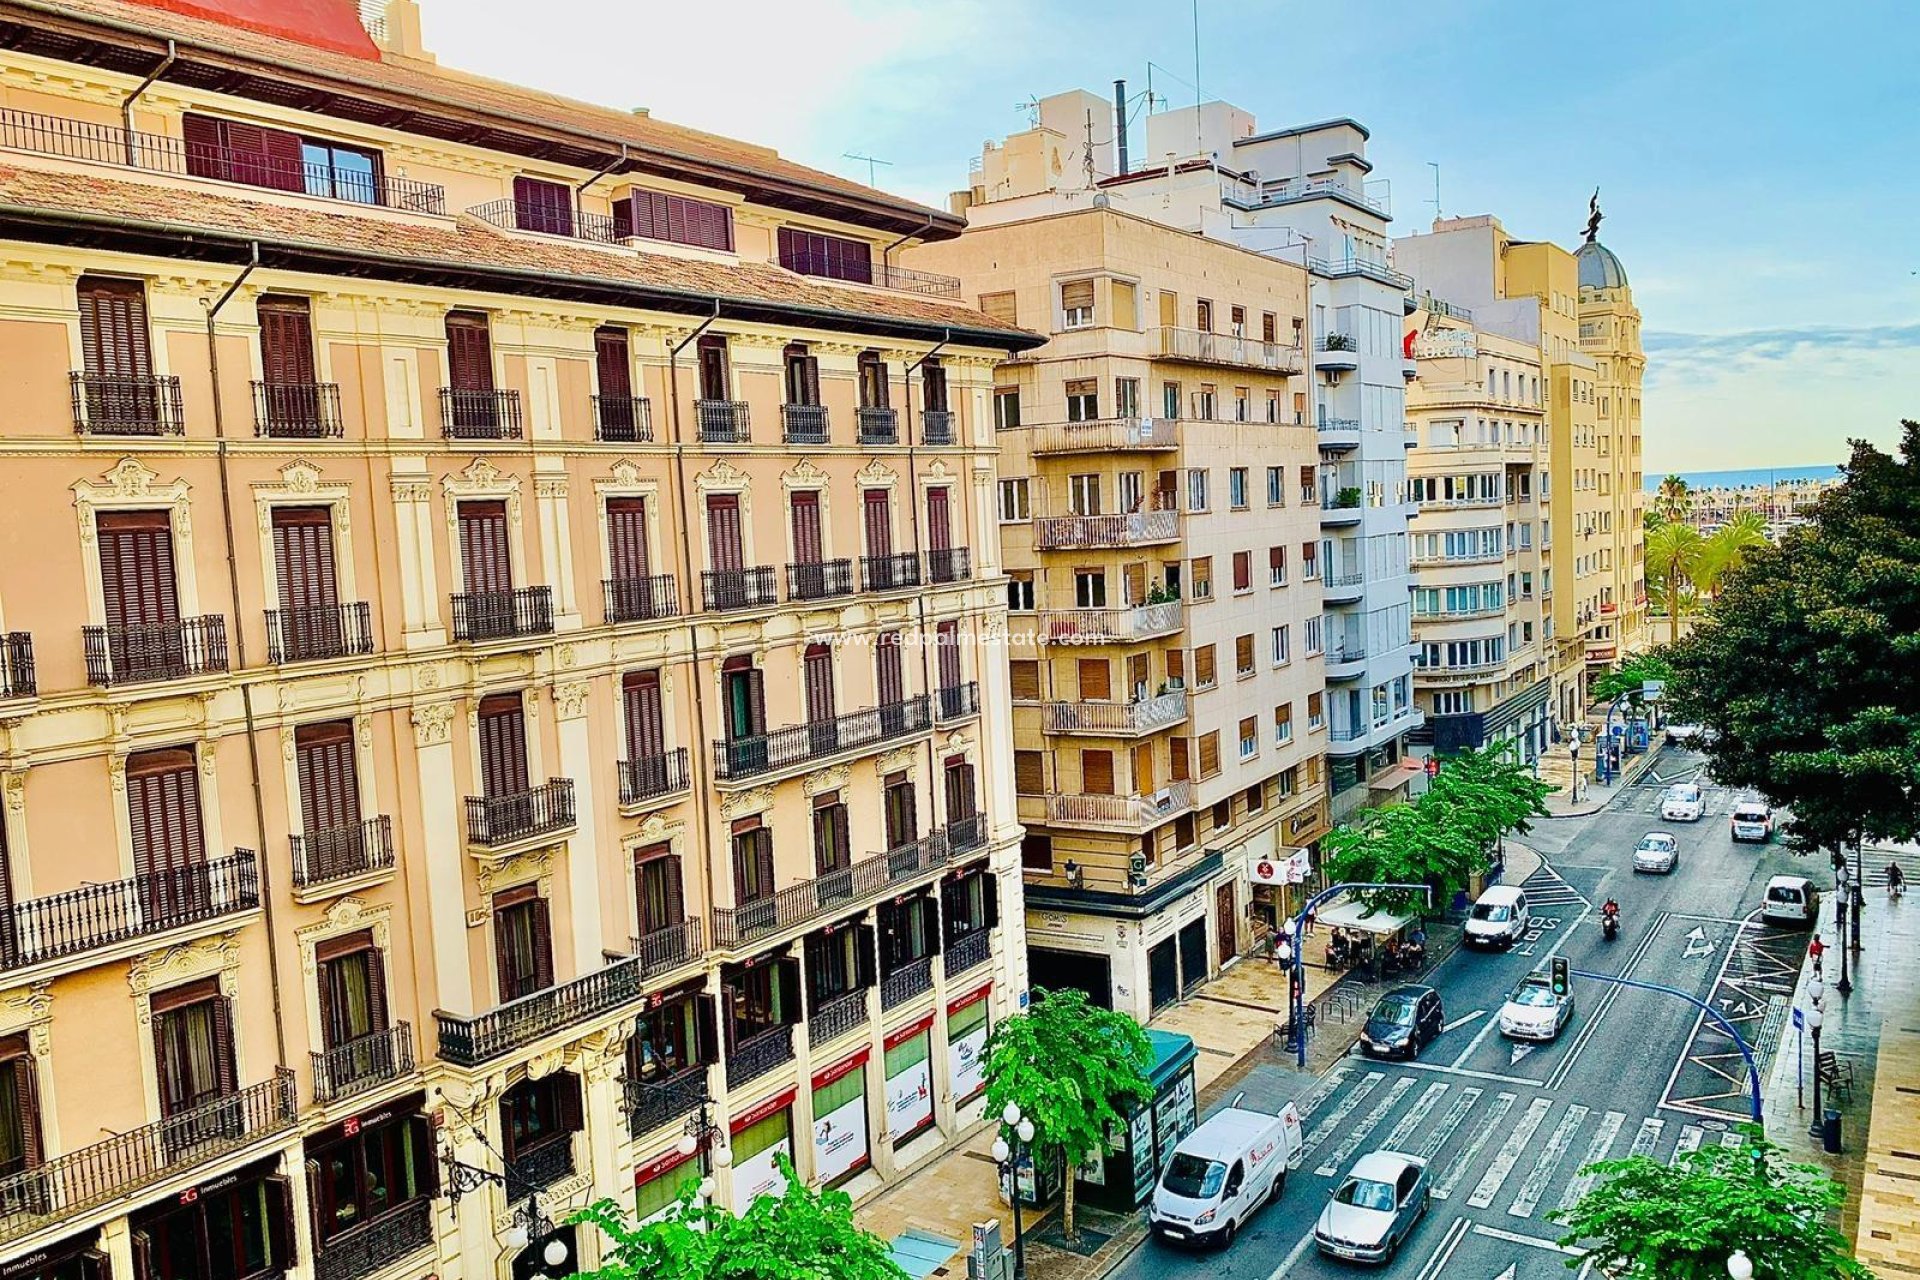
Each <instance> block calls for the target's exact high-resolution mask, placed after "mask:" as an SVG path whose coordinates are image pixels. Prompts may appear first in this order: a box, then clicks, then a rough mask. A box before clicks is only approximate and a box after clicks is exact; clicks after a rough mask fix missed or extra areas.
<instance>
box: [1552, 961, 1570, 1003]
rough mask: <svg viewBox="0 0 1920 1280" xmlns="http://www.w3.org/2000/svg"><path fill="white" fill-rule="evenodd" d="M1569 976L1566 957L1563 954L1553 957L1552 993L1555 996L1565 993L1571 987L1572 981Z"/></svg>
mask: <svg viewBox="0 0 1920 1280" xmlns="http://www.w3.org/2000/svg"><path fill="white" fill-rule="evenodd" d="M1569 978H1570V975H1569V973H1568V965H1567V958H1566V957H1565V956H1555V957H1554V958H1553V994H1555V995H1556V996H1564V995H1566V994H1567V992H1568V991H1570V990H1571V989H1572V983H1571V982H1570V980H1569Z"/></svg>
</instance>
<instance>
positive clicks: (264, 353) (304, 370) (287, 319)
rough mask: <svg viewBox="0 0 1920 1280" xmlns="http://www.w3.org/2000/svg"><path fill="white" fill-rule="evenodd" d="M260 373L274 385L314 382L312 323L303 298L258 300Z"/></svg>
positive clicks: (267, 298) (272, 296)
mask: <svg viewBox="0 0 1920 1280" xmlns="http://www.w3.org/2000/svg"><path fill="white" fill-rule="evenodd" d="M258 311H259V315H260V371H261V373H263V374H265V375H266V377H265V380H266V381H267V382H270V383H273V384H275V385H277V386H307V385H311V384H312V383H314V382H315V381H317V377H316V375H315V372H314V362H313V321H312V318H311V317H310V316H309V314H308V309H307V300H306V299H305V298H289V297H285V296H279V295H271V294H270V295H268V296H267V297H264V298H262V299H260V302H259V305H258Z"/></svg>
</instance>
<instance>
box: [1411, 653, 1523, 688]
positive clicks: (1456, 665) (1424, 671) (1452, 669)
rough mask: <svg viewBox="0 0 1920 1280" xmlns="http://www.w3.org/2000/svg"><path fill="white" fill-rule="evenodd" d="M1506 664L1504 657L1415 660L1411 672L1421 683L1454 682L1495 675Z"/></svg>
mask: <svg viewBox="0 0 1920 1280" xmlns="http://www.w3.org/2000/svg"><path fill="white" fill-rule="evenodd" d="M1506 665H1507V659H1506V658H1498V659H1495V660H1493V661H1490V662H1446V663H1424V662H1415V663H1414V664H1413V674H1414V677H1415V678H1416V679H1417V680H1419V682H1420V683H1421V684H1426V685H1434V684H1455V683H1460V682H1462V681H1469V680H1472V679H1474V678H1475V677H1478V676H1486V675H1495V674H1497V673H1499V672H1500V671H1501V670H1502V669H1504V668H1505V667H1506Z"/></svg>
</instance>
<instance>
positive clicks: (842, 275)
mask: <svg viewBox="0 0 1920 1280" xmlns="http://www.w3.org/2000/svg"><path fill="white" fill-rule="evenodd" d="M780 265H781V266H783V267H785V268H786V269H787V270H789V271H792V272H796V273H798V274H800V275H803V276H818V277H822V278H824V279H828V280H840V281H844V282H846V283H847V284H868V285H873V286H875V287H877V288H881V289H898V290H900V291H901V292H903V293H920V294H925V295H927V296H928V297H932V298H958V297H959V296H960V282H959V281H958V280H956V279H955V278H954V277H952V276H942V275H935V274H934V273H932V272H931V271H912V270H909V269H908V268H906V267H896V266H894V265H893V264H892V263H889V262H875V261H873V259H872V257H871V255H869V256H867V257H865V258H862V257H858V256H846V255H842V254H839V253H825V252H822V253H814V252H811V251H806V250H801V251H783V252H782V253H781V254H780Z"/></svg>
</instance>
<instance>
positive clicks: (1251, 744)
mask: <svg viewBox="0 0 1920 1280" xmlns="http://www.w3.org/2000/svg"><path fill="white" fill-rule="evenodd" d="M1259 754H1260V721H1259V719H1258V718H1257V717H1255V716H1248V717H1247V718H1246V719H1244V720H1242V721H1241V722H1240V758H1241V759H1242V760H1251V759H1252V758H1253V757H1255V756H1257V755H1259Z"/></svg>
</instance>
